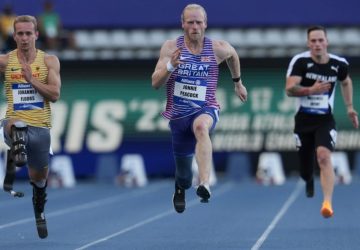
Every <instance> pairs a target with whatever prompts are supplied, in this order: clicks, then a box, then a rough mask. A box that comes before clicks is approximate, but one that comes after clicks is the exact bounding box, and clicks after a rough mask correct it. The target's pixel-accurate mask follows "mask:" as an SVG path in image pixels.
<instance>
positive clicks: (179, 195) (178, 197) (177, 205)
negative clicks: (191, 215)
mask: <svg viewBox="0 0 360 250" xmlns="http://www.w3.org/2000/svg"><path fill="white" fill-rule="evenodd" d="M173 204H174V209H175V211H176V212H178V213H182V212H184V211H185V206H186V202H185V189H183V188H180V187H178V185H177V184H176V183H175V193H174V195H173Z"/></svg>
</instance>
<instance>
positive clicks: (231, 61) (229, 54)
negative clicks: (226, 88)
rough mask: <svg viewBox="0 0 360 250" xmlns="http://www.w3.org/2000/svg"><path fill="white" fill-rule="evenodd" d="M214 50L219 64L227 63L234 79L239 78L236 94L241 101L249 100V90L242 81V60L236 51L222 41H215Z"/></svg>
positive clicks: (236, 84)
mask: <svg viewBox="0 0 360 250" xmlns="http://www.w3.org/2000/svg"><path fill="white" fill-rule="evenodd" d="M213 49H214V54H215V57H216V61H217V63H218V64H220V63H222V62H223V61H226V64H227V65H228V68H229V70H230V73H231V77H232V78H239V81H237V82H235V83H234V84H235V93H236V95H237V96H238V97H239V98H240V100H241V101H243V102H245V101H246V100H247V90H246V88H245V86H244V85H243V83H242V81H241V78H240V77H241V72H240V59H239V56H238V54H237V53H236V50H235V49H234V47H233V46H231V45H230V44H229V43H228V42H226V41H222V40H214V41H213Z"/></svg>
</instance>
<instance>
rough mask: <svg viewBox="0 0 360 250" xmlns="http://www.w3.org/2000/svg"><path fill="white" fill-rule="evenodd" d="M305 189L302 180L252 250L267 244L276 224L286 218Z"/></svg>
mask: <svg viewBox="0 0 360 250" xmlns="http://www.w3.org/2000/svg"><path fill="white" fill-rule="evenodd" d="M303 187H304V182H303V181H302V180H301V179H300V180H299V181H298V182H297V184H296V186H295V189H294V191H293V192H292V193H291V195H290V196H289V198H288V199H287V201H286V202H285V203H284V205H283V206H282V208H281V209H280V211H279V212H278V213H277V214H276V216H275V218H274V219H273V220H272V222H271V223H270V225H269V226H268V227H267V228H266V230H265V231H264V233H263V234H262V235H261V237H260V238H259V239H258V240H257V241H256V243H255V245H253V246H252V247H251V250H258V249H260V247H261V246H262V244H263V243H264V242H265V240H266V239H267V237H268V236H269V234H270V233H271V231H272V230H273V229H274V228H275V226H276V224H277V223H278V222H279V221H280V219H281V218H282V217H283V216H284V214H285V213H286V212H287V210H288V209H289V208H290V206H291V205H292V204H293V203H294V201H295V200H296V199H297V198H298V197H299V194H300V191H301V190H302V189H303Z"/></svg>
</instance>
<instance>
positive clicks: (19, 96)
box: [12, 83, 44, 111]
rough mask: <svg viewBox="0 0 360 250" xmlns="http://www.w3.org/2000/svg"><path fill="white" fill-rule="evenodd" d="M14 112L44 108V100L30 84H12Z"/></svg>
mask: <svg viewBox="0 0 360 250" xmlns="http://www.w3.org/2000/svg"><path fill="white" fill-rule="evenodd" d="M12 94H13V103H14V111H20V110H34V109H42V108H44V98H43V97H42V96H41V95H40V94H39V93H38V92H37V90H36V89H34V88H33V86H32V85H31V84H30V83H13V84H12Z"/></svg>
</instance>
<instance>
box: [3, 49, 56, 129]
mask: <svg viewBox="0 0 360 250" xmlns="http://www.w3.org/2000/svg"><path fill="white" fill-rule="evenodd" d="M44 56H45V53H44V51H41V50H37V53H36V58H35V60H34V62H33V63H32V64H31V71H32V74H33V77H34V78H36V79H37V80H38V81H40V82H41V83H42V84H47V76H48V68H47V67H46V64H45V61H44ZM5 95H6V101H7V110H6V118H18V119H20V120H22V121H24V122H26V123H27V124H28V125H31V126H35V127H46V128H50V127H51V109H50V103H49V101H48V100H46V99H45V98H44V97H43V96H41V95H40V93H38V92H37V90H36V89H35V88H34V87H33V86H32V84H31V83H28V82H26V80H25V78H24V75H23V74H22V73H21V64H20V62H19V59H18V57H17V50H13V51H11V52H10V53H9V60H8V64H7V66H6V68H5Z"/></svg>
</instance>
